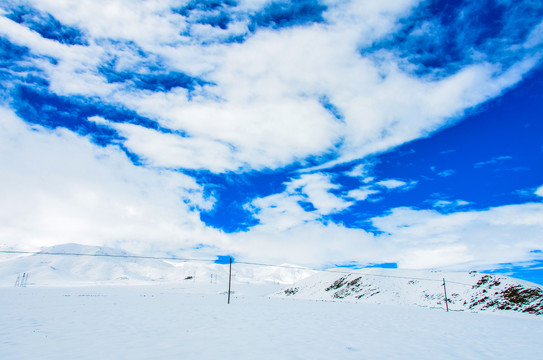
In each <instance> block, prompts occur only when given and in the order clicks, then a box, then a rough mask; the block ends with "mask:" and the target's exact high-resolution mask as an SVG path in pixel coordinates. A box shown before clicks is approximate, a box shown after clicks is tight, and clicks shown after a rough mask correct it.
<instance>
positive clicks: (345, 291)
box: [275, 269, 543, 315]
mask: <svg viewBox="0 0 543 360" xmlns="http://www.w3.org/2000/svg"><path fill="white" fill-rule="evenodd" d="M443 279H445V285H446V291H447V305H448V307H449V309H450V310H458V311H459V310H471V311H480V310H513V311H519V312H524V313H530V314H537V315H542V314H543V290H542V289H541V287H540V286H538V285H537V284H534V283H529V282H526V281H522V280H517V279H513V278H510V277H506V276H497V275H485V274H480V273H477V272H471V273H469V274H467V273H442V272H435V271H433V272H420V271H404V270H389V269H364V270H360V271H353V272H352V273H344V274H338V273H334V272H323V273H319V274H316V275H314V276H312V277H309V278H307V279H304V280H302V281H300V282H298V283H296V284H295V285H294V286H291V287H289V288H287V289H283V290H282V291H281V292H279V293H277V294H275V296H278V297H293V298H303V299H314V300H328V301H348V302H369V303H383V304H385V303H389V304H390V303H395V304H408V305H418V306H426V307H439V308H445V307H446V306H445V289H444V286H443Z"/></svg>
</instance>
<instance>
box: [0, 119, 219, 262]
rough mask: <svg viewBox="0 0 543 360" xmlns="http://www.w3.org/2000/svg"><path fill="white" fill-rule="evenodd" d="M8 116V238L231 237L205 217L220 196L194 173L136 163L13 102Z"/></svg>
mask: <svg viewBox="0 0 543 360" xmlns="http://www.w3.org/2000/svg"><path fill="white" fill-rule="evenodd" d="M0 117H1V118H2V122H1V124H0V128H1V131H0V164H1V166H0V177H1V178H2V187H1V188H0V197H1V198H2V206H1V207H0V239H1V240H0V245H2V246H14V247H17V248H25V249H27V248H32V249H36V248H37V247H40V246H47V245H54V244H59V243H68V242H75V243H81V244H89V245H110V246H119V247H124V248H125V249H128V250H133V251H136V252H143V251H146V252H155V251H158V250H163V249H170V250H173V251H176V250H175V249H186V248H190V247H192V246H195V245H196V244H200V243H203V244H209V243H213V244H214V245H217V246H219V245H220V244H223V243H225V242H226V241H227V240H226V238H225V237H224V235H223V234H221V233H220V232H218V231H216V230H213V229H210V228H207V227H206V226H205V225H204V224H203V223H202V222H201V221H200V219H199V212H198V210H197V209H210V208H212V206H213V199H210V198H206V197H205V196H204V195H203V189H202V187H201V186H200V185H198V184H197V183H196V182H195V181H194V179H192V178H191V177H188V176H186V175H183V174H180V173H178V172H170V171H164V170H162V171H153V170H149V169H146V168H143V167H137V166H134V165H133V164H132V163H131V162H130V161H129V160H128V159H127V158H126V156H125V155H124V153H122V152H120V151H119V150H118V149H117V148H115V147H105V148H101V147H97V146H95V145H92V144H91V143H90V142H89V139H88V138H85V137H80V136H77V135H75V134H73V133H71V132H69V131H67V130H62V129H59V130H54V131H50V130H45V129H43V128H41V127H39V126H34V127H33V128H30V127H29V126H28V125H26V124H25V123H23V122H22V121H21V120H20V119H18V118H17V117H16V116H15V115H14V114H13V113H12V112H11V111H10V110H6V109H0Z"/></svg>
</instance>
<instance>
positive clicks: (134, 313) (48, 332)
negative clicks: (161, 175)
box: [0, 283, 543, 360]
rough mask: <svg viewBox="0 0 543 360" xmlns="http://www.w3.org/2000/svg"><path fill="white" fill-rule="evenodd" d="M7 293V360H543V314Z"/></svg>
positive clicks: (245, 295) (122, 289)
mask: <svg viewBox="0 0 543 360" xmlns="http://www.w3.org/2000/svg"><path fill="white" fill-rule="evenodd" d="M233 289H234V290H236V294H235V295H234V296H233V297H232V302H231V304H230V305H227V303H226V300H227V299H226V295H225V294H224V290H226V289H225V288H224V284H202V283H200V284H198V283H185V284H182V285H177V286H173V285H154V286H118V285H117V286H109V287H106V286H100V287H96V286H86V287H73V286H72V287H36V286H29V287H26V288H15V287H10V288H0V307H1V309H2V311H1V312H0V354H1V356H0V358H1V359H4V360H10V359H13V360H21V359H44V360H46V359H55V360H58V359H70V360H72V359H389V360H393V359H417V360H423V359H455V360H458V359H477V360H479V359H508V360H510V359H525V360H526V359H537V360H539V359H541V354H543V341H541V339H543V321H542V319H541V317H539V316H534V315H526V314H518V313H513V312H510V313H499V315H498V314H497V313H471V312H448V313H447V312H445V311H442V310H439V309H429V308H421V307H414V306H405V305H383V304H367V303H343V302H323V301H312V300H291V299H279V298H269V297H267V296H265V294H269V293H272V292H274V291H277V290H278V289H277V285H275V286H272V285H254V284H253V285H241V284H236V283H234V284H233Z"/></svg>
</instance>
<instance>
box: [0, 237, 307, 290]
mask: <svg viewBox="0 0 543 360" xmlns="http://www.w3.org/2000/svg"><path fill="white" fill-rule="evenodd" d="M48 254H54V255H48ZM79 254H84V255H83V256H81V255H79ZM15 255H16V254H15ZM131 256H132V255H131V254H129V253H127V252H125V251H123V250H119V249H114V248H108V247H97V246H85V245H79V244H64V245H57V246H52V247H47V248H43V249H42V250H41V253H36V254H30V255H29V254H19V255H17V256H14V255H11V256H9V257H8V256H6V257H4V259H3V260H0V286H13V285H14V284H16V283H17V279H19V284H20V283H21V281H22V276H23V275H24V276H25V278H26V279H27V280H26V284H27V285H28V286H30V285H35V286H51V285H52V286H66V285H85V284H88V285H96V284H112V285H113V284H127V285H145V284H151V283H171V284H179V283H185V284H186V283H187V282H189V281H190V282H194V283H200V284H201V283H207V284H209V283H213V284H224V283H227V282H228V276H229V268H228V264H220V263H214V262H213V260H210V261H201V262H198V261H181V260H175V259H172V260H165V259H146V258H137V257H131ZM285 265H286V264H285ZM313 273H314V271H312V270H306V269H303V268H299V267H298V268H295V269H293V268H283V267H257V266H249V265H242V264H234V266H233V271H232V276H233V279H234V280H235V281H236V282H237V283H249V284H255V283H272V284H283V285H286V284H292V283H294V282H296V281H298V280H301V279H302V278H305V277H307V276H309V275H311V274H313Z"/></svg>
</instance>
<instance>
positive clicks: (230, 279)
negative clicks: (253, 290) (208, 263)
mask: <svg viewBox="0 0 543 360" xmlns="http://www.w3.org/2000/svg"><path fill="white" fill-rule="evenodd" d="M231 286H232V257H230V274H229V276H228V304H230V288H231Z"/></svg>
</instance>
